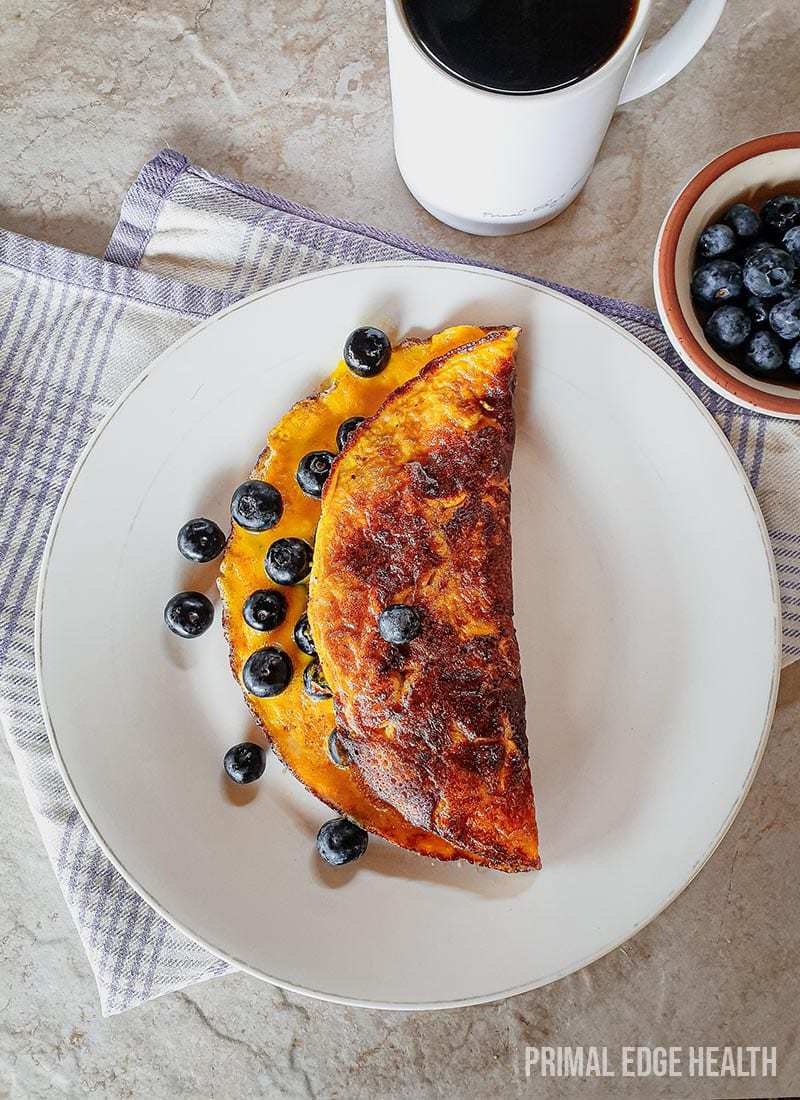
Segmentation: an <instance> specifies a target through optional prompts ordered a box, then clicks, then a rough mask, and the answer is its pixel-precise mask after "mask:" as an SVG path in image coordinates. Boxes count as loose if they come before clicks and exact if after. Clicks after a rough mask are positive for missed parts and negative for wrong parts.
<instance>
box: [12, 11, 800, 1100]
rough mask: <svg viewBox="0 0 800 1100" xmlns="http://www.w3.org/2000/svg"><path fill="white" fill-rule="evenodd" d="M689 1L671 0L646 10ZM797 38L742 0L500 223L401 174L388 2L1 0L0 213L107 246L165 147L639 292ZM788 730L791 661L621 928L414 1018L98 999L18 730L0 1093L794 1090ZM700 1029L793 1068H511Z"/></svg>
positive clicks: (799, 671)
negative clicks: (589, 157)
mask: <svg viewBox="0 0 800 1100" xmlns="http://www.w3.org/2000/svg"><path fill="white" fill-rule="evenodd" d="M682 7H683V3H681V2H679V0H656V10H657V17H656V23H657V24H658V25H666V24H667V23H668V22H669V20H670V19H672V18H673V17H674V16H675V14H676V13H677V12H678V11H680V10H681V8H682ZM798 35H800V10H799V9H798V4H797V2H796V0H761V2H759V3H755V2H753V0H729V3H728V6H727V10H726V12H725V14H724V16H723V20H722V23H721V24H720V27H719V28H718V30H717V32H716V34H715V35H714V37H713V39H712V41H711V42H710V43H709V45H708V46H707V48H706V49H705V51H704V52H703V53H702V54H701V56H700V57H699V58H698V59H697V60H696V61H695V62H694V63H693V64H692V65H691V66H690V67H689V68H688V69H687V70H686V71H685V72H684V73H683V74H681V75H680V76H679V77H678V78H677V79H676V80H674V81H673V82H672V83H671V84H670V85H669V86H667V87H665V88H663V89H661V90H660V91H659V92H656V93H655V94H653V95H652V96H650V97H649V98H648V99H647V100H644V101H641V102H639V103H635V104H631V105H629V106H627V107H625V108H624V109H623V110H621V111H620V112H619V113H618V115H617V117H616V119H615V121H614V122H613V124H612V127H611V130H610V132H609V134H608V138H607V140H606V143H605V145H604V147H603V150H602V153H601V156H600V159H599V161H598V164H597V167H596V170H595V172H594V174H593V175H592V177H591V179H590V180H589V183H588V186H587V187H586V190H585V191H584V193H583V194H582V195H581V197H580V198H579V200H578V201H577V202H576V203H575V204H574V206H573V207H572V208H571V209H570V210H569V211H568V212H567V213H566V214H565V215H563V216H562V217H561V218H560V219H559V220H557V221H556V222H553V223H552V224H550V225H549V226H546V227H545V228H543V229H541V230H539V231H537V232H536V233H533V234H529V235H527V236H524V237H518V238H506V239H501V240H488V239H480V238H468V237H464V236H462V235H460V234H458V233H456V232H454V231H451V230H448V229H445V228H444V227H443V226H440V225H438V224H437V223H435V222H434V221H433V220H432V219H431V218H430V217H429V216H428V215H427V214H425V213H424V212H423V211H422V210H420V208H419V207H418V206H417V205H416V204H415V203H414V201H413V200H412V199H411V198H410V196H409V195H408V194H407V192H406V191H405V189H404V187H403V185H402V183H401V181H400V179H399V177H398V175H397V172H396V170H395V167H394V163H393V160H392V154H391V132H390V114H389V99H388V86H387V77H386V63H385V56H384V43H383V13H382V4H381V0H296V2H294V3H291V4H288V3H279V2H278V0H259V2H256V0H197V2H195V3H189V2H187V0H172V2H171V3H169V4H167V3H166V2H165V0H152V2H150V3H142V2H135V0H106V2H104V3H99V2H97V0H73V2H71V3H70V2H65V0H40V2H37V3H35V4H29V3H23V2H22V0H0V223H2V224H3V225H4V226H6V227H8V228H11V229H14V230H17V231H19V232H22V233H27V234H29V235H31V236H35V237H40V238H42V239H45V240H48V241H51V242H54V243H57V244H61V245H65V246H67V247H70V248H75V249H79V250H83V251H88V252H94V253H97V254H100V253H102V250H103V248H104V246H105V243H106V241H107V239H108V236H109V233H110V231H111V228H112V225H113V223H114V221H115V217H116V213H117V211H118V207H119V200H120V197H121V195H122V194H123V192H124V190H125V188H126V187H127V186H128V184H129V183H130V181H131V179H132V178H133V176H134V175H135V173H136V171H137V170H138V168H139V166H140V165H141V163H142V162H143V161H144V160H146V159H147V158H148V157H149V156H150V155H151V154H152V153H153V152H155V151H156V150H157V149H158V148H160V147H161V146H163V145H166V144H169V145H172V146H174V147H175V148H178V149H180V150H181V151H183V152H185V153H186V154H187V155H189V156H190V157H191V158H192V159H193V160H194V161H195V162H197V163H201V164H203V163H204V164H207V165H208V166H209V167H211V168H214V169H216V170H217V171H221V172H224V173H227V174H229V175H235V176H239V177H241V178H243V179H246V180H248V181H251V182H253V183H257V184H261V185H264V186H267V187H269V188H271V189H272V190H275V191H279V192H282V193H284V194H286V195H287V196H290V197H291V198H293V199H296V200H298V201H300V202H303V203H306V204H308V205H310V206H315V207H317V208H319V209H321V210H324V211H326V212H327V213H330V214H335V215H339V216H342V217H345V218H351V219H359V220H364V221H368V222H373V223H375V224H378V225H381V226H382V227H384V228H386V229H391V230H395V231H397V232H400V233H403V234H406V235H407V236H411V237H415V238H418V239H423V240H425V241H428V242H430V243H432V244H435V245H439V246H442V247H446V248H450V249H453V250H455V251H457V252H461V253H464V254H467V255H470V256H474V257H476V258H478V259H484V260H490V261H495V262H498V263H500V264H502V265H504V266H507V267H511V268H515V269H517V270H521V271H531V272H535V273H537V274H539V275H542V276H545V277H548V278H551V279H557V280H561V281H564V282H567V283H572V284H573V285H577V286H581V287H584V288H587V289H591V290H596V291H601V292H603V293H607V294H614V295H619V296H623V297H628V298H631V299H633V300H636V301H639V302H642V303H645V304H651V303H652V288H651V281H650V263H651V252H652V246H653V242H654V239H655V235H656V232H657V230H658V226H659V224H660V221H661V219H662V217H663V215H664V212H665V210H666V208H667V206H668V204H669V202H670V200H671V198H672V197H673V195H674V194H675V192H676V190H677V189H678V188H679V187H680V186H681V184H682V183H683V182H684V181H685V180H686V179H687V177H688V176H689V175H691V174H692V172H693V171H694V170H695V169H696V168H698V167H699V166H700V165H701V164H703V163H704V162H705V161H706V160H707V159H709V157H711V156H712V155H713V154H715V153H717V152H719V151H721V150H723V149H725V148H727V147H729V146H731V145H733V144H735V143H737V142H739V141H741V140H744V139H746V138H749V137H753V136H756V135H758V134H762V133H767V132H770V131H772V130H776V129H789V128H791V127H792V126H793V125H797V108H798V106H799V104H798V98H799V97H800V51H798V49H797V42H798ZM475 155H481V156H495V157H504V156H506V155H511V156H513V154H512V153H511V151H506V150H503V149H496V148H493V147H492V144H491V135H481V136H480V137H478V136H476V143H475ZM798 730H800V666H796V667H794V668H792V669H790V670H788V671H787V672H786V673H785V674H784V677H783V683H782V690H781V701H780V706H779V710H778V714H777V719H776V723H775V727H774V730H773V733H772V736H771V739H770V742H769V746H768V748H767V752H766V756H765V758H764V762H763V764H762V766H761V769H760V771H759V773H758V776H757V778H756V781H755V784H754V786H753V789H752V791H751V793H750V795H749V797H748V799H747V802H746V804H745V806H744V809H743V810H742V812H741V813H740V815H739V817H738V818H737V820H736V821H735V823H734V825H733V827H732V828H731V830H730V832H729V834H728V836H727V837H726V839H725V840H724V842H723V843H722V845H721V846H720V848H719V850H718V851H717V853H716V854H715V855H714V857H713V858H712V859H711V861H710V862H709V864H708V865H707V866H706V867H705V869H704V870H703V871H702V872H701V874H700V876H699V877H698V878H697V879H696V881H695V882H694V883H693V884H692V885H691V886H690V887H689V889H688V890H686V892H685V893H684V894H683V895H682V896H681V897H680V898H679V899H678V900H677V901H676V902H675V903H674V904H673V905H672V906H671V907H670V908H669V909H668V910H667V911H666V912H665V913H664V914H662V915H661V916H660V917H659V918H658V919H657V920H656V921H654V922H653V923H652V924H651V925H650V926H649V927H648V928H646V929H644V930H643V931H642V932H640V933H639V935H638V936H636V937H635V938H634V939H632V940H631V941H629V942H628V943H627V944H626V945H625V946H624V947H621V948H620V949H619V950H618V951H616V952H614V953H612V954H611V955H609V956H607V957H606V958H605V959H603V960H601V961H600V962H598V963H596V964H595V965H593V966H591V967H589V968H587V969H586V970H583V971H581V972H579V973H577V974H575V975H573V976H571V977H570V978H567V979H565V980H564V981H562V982H560V983H558V984H556V985H555V986H551V987H550V988H547V989H544V990H539V991H536V992H533V993H530V994H526V995H524V996H521V997H517V998H514V999H512V1000H510V1001H507V1002H505V1003H503V1004H499V1005H490V1006H484V1007H479V1008H474V1009H461V1010H456V1011H450V1012H442V1013H432V1014H411V1015H402V1014H397V1013H391V1014H380V1013H370V1012H366V1011H357V1010H351V1009H345V1008H341V1007H337V1006H333V1005H327V1004H321V1003H316V1002H314V1001H311V1000H306V999H303V998H301V997H296V996H287V995H285V994H283V993H281V992H279V991H276V990H274V989H271V988H270V987H269V986H266V985H263V984H260V983H258V982H256V981H254V980H252V979H250V978H246V977H243V976H240V975H235V976H231V977H228V978H225V979H224V980H219V981H216V982H212V983H209V984H207V985H204V986H200V987H196V988H194V989H192V990H190V991H189V992H188V993H185V994H182V995H175V996H170V997H166V998H164V999H162V1000H161V1001H158V1002H155V1003H152V1004H150V1005H147V1006H145V1007H143V1008H141V1009H138V1010H136V1011H134V1012H131V1013H129V1014H127V1015H124V1016H121V1017H117V1018H114V1019H109V1020H104V1019H102V1018H101V1017H100V1016H99V1012H98V1005H97V999H96V995H95V990H94V985H93V981H92V977H91V974H90V972H89V968H88V965H87V963H86V960H85V958H84V956H83V954H82V951H81V948H80V945H79V942H78V939H77V936H76V934H75V932H74V930H73V927H72V925H71V923H70V920H69V917H68V916H67V914H66V910H65V907H64V905H63V903H62V900H61V896H60V893H59V891H58V888H57V886H56V883H55V880H54V878H53V876H52V874H51V872H50V868H49V865H48V863H47V860H46V858H45V855H44V851H43V849H42V847H41V844H40V843H39V839H38V835H37V834H36V831H35V828H34V826H33V823H32V820H31V818H30V816H29V814H28V810H27V807H26V805H25V802H24V799H23V796H22V794H21V791H20V788H19V784H18V782H17V779H16V776H15V773H14V771H13V768H12V765H11V761H10V758H9V756H8V753H7V751H6V750H5V747H4V746H3V747H2V748H0V754H1V755H2V768H1V769H0V785H2V797H0V831H1V832H2V836H3V843H2V845H0V1096H2V1097H5V1096H9V1097H13V1098H20V1100H21V1098H26V1100H27V1098H28V1097H31V1098H33V1097H44V1096H82V1095H86V1094H88V1095H97V1096H108V1097H136V1098H139V1097H143V1098H153V1100H160V1098H167V1097H169V1098H173V1097H214V1098H216V1097H220V1098H222V1097H224V1098H225V1100H234V1098H238V1097H250V1096H268V1097H316V1096H318V1097H325V1098H328V1097H331V1098H332V1097H348V1098H350V1097H353V1098H360V1097H364V1098H370V1100H371V1098H373V1097H379V1096H381V1097H426V1098H427V1097H461V1096H470V1097H473V1096H474V1097H487V1098H488V1097H496V1096H501V1097H522V1096H537V1097H573V1096H586V1097H594V1096H608V1097H611V1096H620V1095H625V1096H631V1097H637V1098H639V1097H645V1098H650V1097H691V1098H694V1097H704V1098H706V1097H707V1098H711V1097H716V1098H723V1097H767V1096H770V1097H776V1096H784V1097H786V1096H797V1095H798V1094H800V1039H799V1038H798V1029H799V1028H800V1015H799V1014H798V1011H797V1000H798V992H800V920H799V919H798V914H799V913H800V860H798V857H797V853H798V850H800V808H799V806H798V801H799V800H800V796H799V795H798V790H799V789H800V763H799V762H798V756H799V755H800V746H798ZM720 732H721V734H722V735H724V731H720ZM675 812H676V813H680V807H679V806H676V807H675ZM609 889H613V883H609ZM532 931H533V934H535V929H534V930H532ZM486 934H487V936H490V935H491V934H492V932H491V928H487V930H486ZM335 942H336V937H335V930H332V935H331V949H332V950H334V949H335ZM480 949H481V945H480V944H476V945H475V950H476V951H479V950H480ZM703 1042H705V1043H715V1044H725V1043H729V1044H738V1043H741V1044H761V1043H765V1044H775V1045H776V1046H777V1048H778V1076H777V1078H776V1079H774V1080H769V1079H766V1080H765V1079H760V1078H757V1079H755V1080H735V1081H731V1080H727V1081H720V1080H713V1079H697V1078H694V1079H688V1078H682V1079H677V1080H664V1079H650V1080H636V1079H621V1078H617V1079H615V1080H614V1081H608V1080H605V1081H603V1080H587V1081H583V1082H581V1081H574V1080H573V1081H557V1080H555V1081H553V1080H537V1079H532V1080H529V1081H528V1080H526V1079H525V1077H524V1073H523V1065H524V1047H525V1044H534V1045H536V1044H541V1043H556V1044H564V1043H579V1044H609V1045H610V1046H611V1053H612V1058H613V1057H614V1056H615V1052H616V1051H617V1049H618V1047H619V1045H620V1044H623V1043H624V1044H662V1045H668V1044H698V1043H703Z"/></svg>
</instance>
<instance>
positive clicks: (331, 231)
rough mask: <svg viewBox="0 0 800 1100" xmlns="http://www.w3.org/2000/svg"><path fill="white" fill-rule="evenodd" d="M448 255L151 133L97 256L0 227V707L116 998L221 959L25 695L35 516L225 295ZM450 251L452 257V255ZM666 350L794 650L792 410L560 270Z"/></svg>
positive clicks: (117, 1007) (799, 463) (797, 432)
mask: <svg viewBox="0 0 800 1100" xmlns="http://www.w3.org/2000/svg"><path fill="white" fill-rule="evenodd" d="M419 257H423V258H426V259H434V260H451V261H452V260H458V259H459V257H455V256H451V255H448V254H446V253H442V252H438V251H436V250H433V249H430V248H426V247H424V246H421V245H417V244H414V243H412V242H410V241H406V240H403V239H401V238H399V237H396V236H393V235H390V234H385V233H381V232H379V231H378V230H376V229H372V228H370V227H369V226H365V225H352V224H348V223H345V222H341V221H335V220H333V219H328V218H324V217H322V216H321V215H319V214H316V213H314V212H313V211H310V210H305V209H302V208H301V207H298V206H295V205H294V204H293V203H290V202H287V201H286V200H285V199H282V198H279V197H278V196H276V195H270V194H267V193H266V192H264V191H260V190H258V189H256V188H253V187H248V186H246V185H244V184H242V183H238V182H236V181H235V180H228V179H223V178H221V177H219V176H215V175H213V174H212V173H210V172H207V171H205V170H203V169H201V168H196V167H194V166H193V165H191V164H190V163H189V162H188V161H187V160H186V158H185V157H183V156H181V155H180V154H179V153H175V152H172V151H170V150H165V151H164V152H162V153H159V154H158V156H156V157H155V158H154V159H153V160H152V161H150V162H149V163H148V164H146V165H145V167H144V168H143V169H142V171H141V173H140V175H139V177H138V179H137V180H136V182H135V183H134V185H133V186H132V188H131V189H130V191H129V193H128V195H127V196H126V198H125V201H124V203H123V207H122V214H121V217H120V221H119V224H118V225H117V227H116V229H115V230H114V234H113V236H112V238H111V241H110V243H109V246H108V250H107V253H106V260H105V261H102V260H97V259H94V258H91V257H87V256H79V255H76V254H74V253H70V252H66V251H64V250H62V249H59V248H53V247H50V246H48V245H45V244H41V243H38V242H36V241H30V240H27V239H25V238H23V237H19V236H17V235H15V234H12V233H5V232H2V231H0V511H1V512H2V522H0V543H1V544H2V549H0V710H1V711H2V715H3V720H4V724H5V727H6V733H7V737H8V741H9V744H10V746H11V751H12V753H13V755H14V759H15V761H16V763H17V767H18V769H19V773H20V778H21V780H22V784H23V787H24V789H25V793H26V795H27V797H28V801H29V802H30V805H31V808H32V810H33V813H34V816H35V818H36V821H37V823H38V825H39V828H40V830H41V833H42V837H43V839H44V842H45V845H46V847H47V851H48V853H49V855H50V858H51V860H52V863H53V866H54V869H55V872H56V875H57V877H58V881H59V883H60V885H61V888H62V890H63V892H64V896H65V898H66V901H67V905H68V906H69V909H70V912H71V913H72V916H73V918H74V920H75V924H76V926H77V929H78V932H79V934H80V936H81V939H82V941H83V944H84V947H85V949H86V952H87V954H88V957H89V961H90V963H91V966H92V969H93V971H94V973H95V976H96V978H97V985H98V988H99V991H100V999H101V1003H102V1007H103V1011H104V1012H105V1013H107V1014H110V1013H114V1012H120V1011H122V1010H124V1009H126V1008H129V1007H131V1006H133V1005H136V1004H139V1003H141V1002H142V1001H145V1000H148V999H149V998H151V997H156V996H158V995H159V994H161V993H165V992H167V991H169V990H173V989H180V988H182V987H183V986H186V985H189V984H191V983H193V982H198V981H202V980H205V979H207V978H210V977H213V976H214V975H217V974H222V973H224V972H225V971H226V970H227V969H228V966H227V964H225V963H223V962H221V961H220V960H219V959H216V958H215V957H213V956H212V955H210V954H209V953H207V952H206V951H205V950H203V949H202V948H200V947H198V946H196V945H195V944H193V943H192V942H190V941H189V940H187V939H185V938H184V937H183V936H182V935H180V934H179V933H178V932H176V931H175V930H174V929H173V928H172V927H171V926H170V925H169V924H167V923H166V922H165V921H164V920H162V919H161V918H160V917H158V916H157V915H156V914H155V913H154V912H153V910H152V909H150V908H149V907H148V906H147V905H146V904H145V903H144V902H143V901H142V900H141V899H140V898H139V897H138V895H137V894H136V893H135V892H134V891H133V890H131V888H130V887H129V886H128V885H127V883H126V882H125V881H124V880H123V879H122V878H121V877H120V876H119V875H118V874H117V872H116V871H115V870H114V869H113V868H112V867H111V865H110V864H109V863H108V861H107V860H106V859H105V857H104V856H103V854H102V852H101V851H100V849H99V848H98V846H97V845H96V844H95V842H94V840H93V839H92V837H91V835H90V834H89V832H88V830H87V829H86V826H85V825H84V823H83V821H82V819H81V818H80V816H79V815H78V812H77V811H76V809H75V807H74V805H73V804H72V802H71V800H70V798H69V795H68V794H67V791H66V788H65V787H64V784H63V782H62V780H61V777H60V775H59V772H58V769H57V767H56V765H55V761H54V759H53V756H52V753H51V752H50V747H49V743H48V739H47V734H46V732H45V728H44V724H43V721H42V717H41V713H40V711H39V703H38V696H37V690H36V680H35V672H34V653H33V623H34V593H35V587H36V580H37V573H38V568H39V561H40V557H41V553H42V550H43V548H44V543H45V538H46V535H47V530H48V527H49V524H50V520H51V517H52V514H53V512H54V510H55V507H56V504H57V502H58V499H59V497H60V495H61V492H62V490H63V487H64V484H65V483H66V481H67V478H68V476H69V474H70V471H71V470H72V468H73V466H74V464H75V462H76V459H77V457H78V455H79V453H80V451H81V449H82V448H83V447H84V445H85V444H86V442H87V440H88V438H89V436H90V435H91V432H92V430H93V428H94V427H95V425H96V424H97V423H98V421H99V420H100V418H101V417H102V416H103V415H104V414H105V413H106V412H107V411H108V409H109V408H110V407H111V406H112V405H113V403H114V401H115V399H116V397H117V396H118V394H119V393H120V392H121V391H122V390H123V389H124V387H125V386H126V385H127V384H128V383H129V382H130V381H131V380H132V379H133V378H134V377H135V376H136V375H137V374H139V372H140V371H141V370H142V369H143V368H144V367H145V366H146V365H147V364H148V363H149V362H150V360H152V359H153V358H154V357H155V356H156V355H157V354H158V353H159V352H160V351H161V350H162V349H163V348H165V347H166V346H167V345H168V344H170V343H171V342H172V341H173V340H175V339H176V338H177V337H178V336H180V335H182V334H183V333H184V332H186V331H187V330H188V329H189V328H191V326H192V325H194V324H196V323H197V322H199V321H201V320H202V319H203V318H205V317H207V316H209V315H210V314H212V313H214V312H215V311H217V310H219V309H221V308H222V307H223V306H225V305H227V304H228V303H230V302H232V301H235V300H236V299H237V298H241V297H242V296H243V295H245V294H249V293H251V292H252V291H256V290H261V289H262V288H263V287H266V286H269V285H272V284H274V283H278V282H281V281H282V280H284V279H288V278H290V277H291V276H294V275H299V274H302V273H304V272H308V271H316V270H319V269H321V268H325V267H331V266H334V265H336V264H343V263H369V262H374V261H378V260H396V259H416V258H419ZM462 262H464V261H462ZM558 289H561V290H564V291H565V293H567V294H569V295H571V296H572V297H575V298H578V299H579V300H580V301H582V302H585V303H586V304H588V305H590V306H592V307H594V308H595V309H597V310H599V311H600V312H601V313H603V314H605V315H606V316H609V317H611V318H613V319H614V320H615V321H617V322H618V323H619V324H620V325H622V326H623V327H624V328H626V329H627V330H628V331H629V332H632V333H633V334H634V335H635V336H637V337H638V338H639V339H640V340H641V341H642V342H643V343H645V344H647V346H648V347H650V348H652V349H653V350H654V351H656V352H657V353H658V354H659V355H660V356H662V358H664V359H665V360H666V361H667V363H669V364H670V366H672V367H673V368H674V369H675V370H676V371H677V372H678V373H679V374H680V375H681V377H682V378H683V379H684V380H685V381H686V383H687V384H688V385H690V386H691V387H692V389H693V390H694V391H695V392H696V393H697V394H699V396H700V397H701V399H702V400H703V402H704V403H705V404H706V406H707V407H708V408H709V409H710V410H711V412H712V413H713V415H714V416H715V417H716V419H717V421H718V422H719V424H720V425H721V426H722V428H723V430H724V431H725V434H726V435H727V436H728V438H729V439H730V440H731V442H732V444H733V446H734V448H735V449H736V452H737V454H738V456H739V458H740V460H741V461H742V464H743V465H744V467H745V469H746V470H747V473H748V476H749V477H750V480H751V481H752V483H753V486H754V488H755V490H756V493H757V495H758V499H759V501H760V503H761V507H762V509H763V511H764V514H765V516H766V519H767V524H768V526H769V529H770V533H771V536H772V541H773V546H774V548H775V554H776V557H777V561H778V571H779V574H780V581H781V592H782V596H783V605H784V616H785V621H784V655H785V659H786V661H787V662H789V661H792V660H795V659H796V658H797V657H799V656H800V477H799V476H798V474H799V473H800V426H797V425H794V424H790V423H786V422H784V421H779V420H772V419H767V418H764V417H760V416H756V415H753V414H751V413H748V412H745V411H743V410H741V409H738V408H736V407H735V406H733V405H730V404H728V403H727V402H725V401H723V400H722V399H721V398H719V397H718V396H717V395H716V394H714V393H712V392H711V391H709V390H708V389H706V388H705V387H703V386H702V385H700V384H699V383H698V382H697V381H696V380H695V379H694V377H693V376H692V375H690V374H689V373H688V372H687V371H686V369H685V368H684V367H683V366H682V365H681V363H680V362H679V360H678V358H677V356H676V355H675V353H674V352H673V351H672V349H671V348H670V345H669V343H668V341H667V339H666V337H665V335H664V332H663V330H662V328H661V326H660V324H659V321H658V318H657V316H656V315H655V314H654V313H653V312H652V311H650V310H647V309H642V308H641V307H639V306H635V305H631V304H630V303H627V302H622V301H618V300H614V299H608V298H601V297H598V296H595V295H590V294H584V293H581V292H579V291H575V290H570V289H569V288H564V287H560V288H558Z"/></svg>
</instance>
